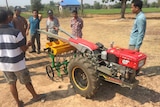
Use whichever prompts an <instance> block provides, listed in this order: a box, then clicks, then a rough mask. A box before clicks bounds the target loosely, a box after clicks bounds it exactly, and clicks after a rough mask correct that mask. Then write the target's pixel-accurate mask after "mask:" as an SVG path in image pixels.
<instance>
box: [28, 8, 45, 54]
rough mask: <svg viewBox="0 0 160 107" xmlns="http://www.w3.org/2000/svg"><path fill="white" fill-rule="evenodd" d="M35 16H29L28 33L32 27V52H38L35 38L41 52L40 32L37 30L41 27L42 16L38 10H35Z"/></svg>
mask: <svg viewBox="0 0 160 107" xmlns="http://www.w3.org/2000/svg"><path fill="white" fill-rule="evenodd" d="M32 12H33V16H31V17H30V18H29V24H28V29H27V34H28V32H29V29H30V36H31V42H32V51H30V53H34V52H36V47H35V39H36V42H37V53H38V54H40V48H41V47H40V45H41V44H40V34H39V33H38V32H37V29H39V26H40V21H41V19H42V16H41V15H40V14H38V11H37V10H33V11H32Z"/></svg>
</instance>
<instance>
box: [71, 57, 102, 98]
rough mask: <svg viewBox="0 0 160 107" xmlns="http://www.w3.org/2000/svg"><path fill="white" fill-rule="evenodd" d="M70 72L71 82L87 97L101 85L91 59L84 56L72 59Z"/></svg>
mask: <svg viewBox="0 0 160 107" xmlns="http://www.w3.org/2000/svg"><path fill="white" fill-rule="evenodd" d="M68 73H69V78H70V82H71V84H72V85H73V87H74V88H75V90H76V92H77V93H78V94H80V95H82V96H83V97H86V98H91V97H92V96H93V95H94V94H95V92H96V90H97V89H98V87H99V78H98V76H97V73H96V69H95V67H94V66H93V65H92V63H91V62H90V61H89V59H87V58H85V57H82V56H78V57H76V58H73V59H71V60H70V62H69V65H68Z"/></svg>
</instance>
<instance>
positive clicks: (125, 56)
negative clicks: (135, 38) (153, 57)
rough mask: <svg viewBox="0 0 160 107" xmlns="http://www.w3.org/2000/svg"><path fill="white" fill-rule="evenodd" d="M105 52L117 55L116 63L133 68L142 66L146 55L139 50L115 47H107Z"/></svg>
mask: <svg viewBox="0 0 160 107" xmlns="http://www.w3.org/2000/svg"><path fill="white" fill-rule="evenodd" d="M107 53H110V54H114V55H115V56H116V57H118V63H119V64H120V65H123V66H127V67H130V68H133V69H135V70H137V69H139V68H140V67H142V66H143V65H144V64H145V61H146V58H147V56H146V55H145V54H143V53H141V52H136V51H133V50H129V49H123V48H117V47H114V48H110V49H108V50H107Z"/></svg>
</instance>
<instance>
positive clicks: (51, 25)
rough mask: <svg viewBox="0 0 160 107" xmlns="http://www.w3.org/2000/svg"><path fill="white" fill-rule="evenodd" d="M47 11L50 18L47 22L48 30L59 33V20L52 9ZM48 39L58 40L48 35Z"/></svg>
mask: <svg viewBox="0 0 160 107" xmlns="http://www.w3.org/2000/svg"><path fill="white" fill-rule="evenodd" d="M47 13H48V19H47V22H46V31H47V32H51V33H53V34H58V28H59V26H60V24H59V20H58V19H57V18H56V17H55V16H54V15H53V11H52V10H48V12H47ZM47 40H49V41H50V42H52V41H57V39H55V38H50V37H48V36H47Z"/></svg>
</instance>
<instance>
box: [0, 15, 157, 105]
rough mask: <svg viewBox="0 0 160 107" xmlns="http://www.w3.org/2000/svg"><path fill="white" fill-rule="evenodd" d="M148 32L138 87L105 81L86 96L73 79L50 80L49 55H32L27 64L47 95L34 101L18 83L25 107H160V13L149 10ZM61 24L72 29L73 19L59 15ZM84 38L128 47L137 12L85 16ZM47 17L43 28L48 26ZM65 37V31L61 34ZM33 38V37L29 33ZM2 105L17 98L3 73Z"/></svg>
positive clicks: (0, 83) (0, 78) (38, 87)
mask: <svg viewBox="0 0 160 107" xmlns="http://www.w3.org/2000/svg"><path fill="white" fill-rule="evenodd" d="M146 16H147V31H146V35H145V38H144V42H143V45H142V47H141V50H140V51H141V52H143V53H145V54H146V55H147V62H146V65H145V66H144V67H143V68H142V71H144V73H145V74H144V75H142V76H137V77H136V78H137V80H139V81H140V83H139V85H138V86H137V87H135V88H134V89H132V90H130V89H128V88H122V87H120V86H118V85H115V84H112V83H108V82H102V84H101V87H100V89H99V90H98V92H97V93H96V95H95V96H94V97H93V98H92V99H85V98H84V97H81V96H80V95H78V94H76V93H75V91H74V89H73V87H72V85H71V84H70V81H69V78H68V77H67V76H65V77H64V78H63V80H62V79H61V78H57V80H56V81H52V80H50V79H49V78H48V77H47V75H46V72H45V66H46V65H49V64H51V59H50V58H49V56H48V55H47V54H46V53H44V52H42V53H41V54H36V53H33V54H30V53H28V51H29V50H30V49H29V50H28V51H27V57H28V58H29V61H26V65H27V67H28V69H29V71H30V74H31V78H32V83H33V85H34V87H35V90H36V91H37V92H38V93H45V94H46V95H47V98H46V101H45V102H36V103H31V102H30V99H31V95H30V94H29V92H28V91H27V90H26V88H25V86H23V85H21V84H20V83H19V81H18V82H17V87H18V92H19V97H20V99H22V100H23V101H24V103H25V107H36V106H37V107H160V60H159V56H160V36H159V35H160V22H159V18H160V14H159V13H146ZM59 20H60V24H61V27H62V28H63V29H65V30H66V31H68V32H70V31H71V30H70V18H59ZM83 20H84V29H83V38H84V39H86V40H89V41H91V42H94V43H96V42H101V43H103V44H104V45H105V47H109V46H110V43H111V42H112V41H114V43H115V44H114V45H115V46H119V47H123V48H128V41H129V35H130V31H131V29H132V25H133V22H134V15H132V14H126V19H120V15H117V14H114V15H91V16H90V17H88V18H83ZM45 21H46V18H44V19H43V20H42V22H41V28H45ZM59 34H60V35H62V36H63V34H62V33H59ZM28 39H29V36H28ZM46 42H47V40H46V35H43V34H42V35H41V46H42V48H41V50H42V51H43V49H44V48H45V44H46ZM0 94H1V95H0V106H1V107H15V104H16V103H15V101H14V99H13V97H12V96H11V93H10V92H9V86H8V84H6V81H5V79H4V78H3V74H2V72H0Z"/></svg>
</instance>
